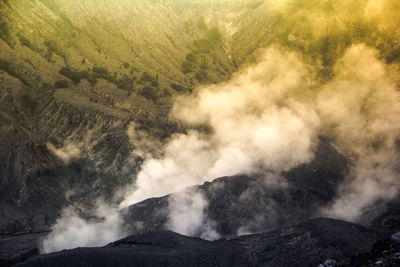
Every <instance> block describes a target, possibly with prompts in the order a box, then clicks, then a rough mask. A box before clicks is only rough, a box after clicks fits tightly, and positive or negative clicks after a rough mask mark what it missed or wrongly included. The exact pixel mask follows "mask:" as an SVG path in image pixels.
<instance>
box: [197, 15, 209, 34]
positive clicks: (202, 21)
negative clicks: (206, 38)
mask: <svg viewBox="0 0 400 267" xmlns="http://www.w3.org/2000/svg"><path fill="white" fill-rule="evenodd" d="M197 27H198V28H199V29H200V30H202V31H206V30H207V24H206V21H205V19H204V17H203V16H202V17H200V18H199V21H198V22H197Z"/></svg>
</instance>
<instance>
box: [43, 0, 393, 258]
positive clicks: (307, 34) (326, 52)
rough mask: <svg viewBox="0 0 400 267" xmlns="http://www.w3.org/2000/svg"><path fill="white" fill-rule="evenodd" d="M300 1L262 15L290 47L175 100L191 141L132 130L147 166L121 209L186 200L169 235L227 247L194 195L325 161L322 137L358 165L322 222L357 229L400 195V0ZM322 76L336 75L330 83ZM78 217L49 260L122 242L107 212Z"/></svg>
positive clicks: (178, 204) (278, 4)
mask: <svg viewBox="0 0 400 267" xmlns="http://www.w3.org/2000/svg"><path fill="white" fill-rule="evenodd" d="M300 2H301V3H299V1H294V0H285V1H272V0H271V1H265V2H264V4H263V5H262V6H261V7H260V8H267V9H269V12H271V13H269V14H270V15H271V14H275V15H276V14H279V15H281V17H282V18H283V19H281V20H277V23H278V25H280V24H279V23H280V21H282V20H283V21H284V22H285V23H287V25H286V26H285V27H286V28H287V29H289V30H291V31H292V32H290V31H289V32H288V31H287V30H286V28H282V29H278V30H277V32H275V33H271V34H275V35H274V38H275V37H276V38H275V39H276V40H278V41H276V42H274V43H273V44H270V45H268V46H266V47H264V48H263V49H264V52H263V56H262V57H260V58H258V61H257V63H255V64H253V65H249V66H247V67H246V68H244V69H243V70H241V71H240V72H238V73H237V74H235V75H234V76H233V78H232V79H231V80H230V81H227V82H223V83H219V84H213V85H207V86H203V87H200V88H197V89H196V91H195V92H194V94H193V95H186V96H180V97H178V98H177V99H176V100H175V102H174V106H173V110H172V112H171V119H173V120H176V121H178V122H180V123H181V124H183V125H186V126H187V128H188V129H191V130H188V131H187V133H185V134H175V135H173V136H171V137H170V138H169V140H167V142H166V143H165V144H159V143H156V145H154V144H153V142H151V140H150V141H149V139H148V136H147V135H146V134H145V133H144V132H140V131H136V130H135V129H134V126H132V127H130V128H129V131H128V133H127V134H128V136H129V137H130V140H131V142H132V143H133V144H134V145H135V147H136V150H135V152H134V156H135V155H136V156H140V157H143V158H144V162H143V164H142V165H141V169H140V172H139V173H138V175H137V177H136V179H135V181H134V185H133V186H132V187H131V188H129V189H128V190H127V192H126V194H125V198H124V200H123V201H122V202H121V204H120V209H122V208H124V207H127V206H129V205H131V204H134V203H137V202H139V201H142V200H144V199H146V198H149V197H158V196H163V195H166V194H169V193H173V192H179V191H181V192H180V193H178V194H176V195H174V196H173V197H172V198H171V199H170V201H169V206H168V218H169V220H168V223H167V225H166V227H167V228H169V229H171V230H174V231H176V232H179V233H182V234H187V235H200V236H202V237H204V238H208V239H215V238H217V237H218V233H217V232H216V231H215V230H213V223H212V221H211V220H209V218H208V217H207V214H206V213H205V210H206V207H207V205H208V201H207V199H206V198H205V197H204V196H203V195H202V194H201V193H200V192H197V191H193V190H185V191H182V190H183V189H184V188H187V187H189V186H193V185H198V184H202V183H203V182H205V181H211V180H212V179H214V178H216V177H220V176H230V175H235V174H254V173H263V172H265V171H272V172H273V173H278V174H279V173H280V172H282V171H288V170H290V169H292V168H294V167H296V166H299V165H300V164H304V163H307V162H310V161H311V160H312V159H313V157H314V149H315V148H316V145H317V143H318V136H321V135H322V136H327V137H329V138H330V139H332V140H334V142H335V145H337V146H338V147H339V148H340V150H341V151H343V152H344V153H345V154H346V155H347V156H348V157H349V158H351V159H352V160H353V163H354V168H353V169H352V172H351V173H350V174H349V176H348V177H347V178H346V179H345V182H344V183H343V184H342V185H341V186H340V188H338V189H337V198H336V199H335V200H334V201H333V202H332V203H331V204H330V205H329V206H327V207H322V208H321V214H323V215H324V216H328V217H334V218H341V219H346V220H351V221H356V220H357V219H358V218H359V217H360V215H362V213H363V212H364V211H365V210H366V209H368V207H370V206H371V205H373V204H374V203H375V202H377V201H387V200H390V199H391V198H392V197H394V196H395V195H396V194H397V193H398V191H399V188H400V184H399V179H398V169H399V166H398V162H399V148H398V147H399V145H398V144H399V142H398V137H399V133H400V116H399V114H400V105H399V103H400V101H399V100H400V94H399V91H398V89H397V88H396V83H395V81H394V79H393V75H392V74H393V72H395V73H396V75H398V69H396V68H395V65H394V64H392V63H390V62H391V60H393V58H394V54H393V53H392V50H391V47H390V45H388V44H391V42H392V41H391V40H392V39H393V38H394V39H396V36H399V35H398V30H397V29H398V28H399V27H398V26H399V23H398V22H399V20H398V19H397V20H390V19H388V18H392V17H394V16H395V15H393V14H394V13H396V12H397V11H398V10H399V5H398V4H396V2H395V1H390V0H386V1H385V0H382V1H378V0H369V1H366V0H365V1H364V0H358V1H300ZM333 2H335V3H333ZM396 14H397V13H396ZM360 21H361V22H360ZM376 22H380V23H376ZM354 25H356V26H354ZM282 27H283V26H282ZM357 27H358V28H357ZM325 32H328V34H331V36H333V37H335V38H336V39H335V38H333V37H332V40H331V39H329V38H328V37H329V36H328V34H327V35H324V34H325ZM282 36H283V37H282ZM327 36H328V37H327ZM338 36H339V37H343V40H344V41H343V43H339V42H337V40H338V39H340V38H339V37H338ZM377 36H381V37H382V36H383V37H385V38H386V37H387V38H388V40H389V41H387V42H386V41H385V40H382V38H383V37H382V38H381V37H379V38H378V37H377ZM279 38H281V39H279ZM346 38H347V39H346ZM340 40H341V39H340ZM329 42H331V43H333V45H332V46H328V45H327V44H329ZM335 42H337V43H335ZM393 44H394V43H393ZM377 47H379V48H382V49H381V50H377ZM323 71H325V72H323ZM321 73H322V74H324V73H328V74H326V75H325V76H324V77H322V78H321ZM204 128H206V129H207V130H196V129H204ZM68 212H70V211H68V210H67V211H66V212H65V214H64V215H65V216H63V217H62V219H60V221H59V222H58V223H57V225H55V227H54V232H53V233H52V234H51V235H50V236H49V238H48V239H47V240H46V241H45V249H46V251H53V250H56V249H60V248H65V247H73V246H77V245H98V244H99V243H97V242H100V243H104V242H106V241H111V237H112V238H115V237H116V236H117V235H115V233H118V230H119V229H116V232H112V233H114V235H112V233H111V232H108V231H109V230H113V231H114V230H115V229H113V227H114V226H115V225H118V222H119V219H118V216H117V213H115V216H111V219H109V218H108V217H109V216H107V215H106V214H103V216H105V220H104V222H101V223H98V224H95V223H84V222H83V221H81V220H80V219H79V218H76V217H75V216H69V213H68ZM111 214H114V213H111ZM112 218H114V219H112ZM257 220H260V221H262V220H264V218H263V217H257V218H255V223H256V222H257ZM70 225H72V227H71V226H70ZM74 225H75V226H76V227H75V226H74ZM79 228H82V229H85V231H84V232H86V233H87V236H86V237H85V240H88V241H85V242H86V243H79V242H75V241H74V240H69V239H68V238H69V234H71V231H72V232H73V231H75V230H76V231H77V232H76V233H78V232H80V231H81V230H79ZM253 228H254V227H253ZM86 229H87V230H86ZM105 230H106V231H105ZM103 231H105V233H110V234H109V235H108V234H107V235H106V236H104V235H103ZM239 232H240V233H247V232H248V229H246V227H243V228H241V229H240V231H239ZM72 234H75V233H72ZM72 236H80V234H79V235H72ZM83 236H84V235H83ZM99 236H100V240H99Z"/></svg>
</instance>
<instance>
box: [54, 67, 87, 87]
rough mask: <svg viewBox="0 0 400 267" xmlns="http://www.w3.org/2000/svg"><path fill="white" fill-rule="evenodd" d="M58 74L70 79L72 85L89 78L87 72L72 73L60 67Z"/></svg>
mask: <svg viewBox="0 0 400 267" xmlns="http://www.w3.org/2000/svg"><path fill="white" fill-rule="evenodd" d="M59 73H60V74H61V75H63V76H65V77H67V78H68V79H70V80H71V81H72V82H73V83H74V84H78V83H80V81H81V80H82V79H88V78H89V73H88V72H87V71H74V70H72V69H70V68H68V67H62V68H61V69H60V70H59Z"/></svg>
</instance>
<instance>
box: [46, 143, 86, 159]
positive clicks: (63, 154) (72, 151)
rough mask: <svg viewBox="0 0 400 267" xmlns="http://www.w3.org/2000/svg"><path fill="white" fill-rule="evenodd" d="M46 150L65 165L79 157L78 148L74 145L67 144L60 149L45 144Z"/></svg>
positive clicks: (79, 151)
mask: <svg viewBox="0 0 400 267" xmlns="http://www.w3.org/2000/svg"><path fill="white" fill-rule="evenodd" d="M46 145H47V149H49V150H50V151H52V152H53V153H54V154H55V155H56V156H57V157H58V158H60V159H61V160H62V161H63V162H64V163H65V164H68V163H69V162H70V161H71V160H72V159H77V158H79V157H80V156H81V150H80V147H79V146H78V145H76V144H73V143H69V144H66V145H65V146H63V147H61V148H56V147H55V146H54V145H53V144H51V143H47V144H46Z"/></svg>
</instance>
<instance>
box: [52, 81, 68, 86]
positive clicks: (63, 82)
mask: <svg viewBox="0 0 400 267" xmlns="http://www.w3.org/2000/svg"><path fill="white" fill-rule="evenodd" d="M68 86H69V85H68V81H67V80H57V81H56V82H55V83H54V87H55V88H68Z"/></svg>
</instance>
